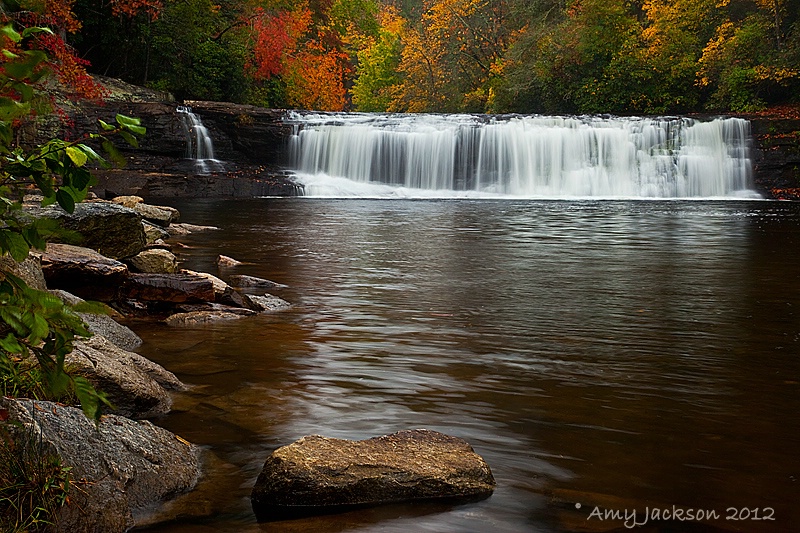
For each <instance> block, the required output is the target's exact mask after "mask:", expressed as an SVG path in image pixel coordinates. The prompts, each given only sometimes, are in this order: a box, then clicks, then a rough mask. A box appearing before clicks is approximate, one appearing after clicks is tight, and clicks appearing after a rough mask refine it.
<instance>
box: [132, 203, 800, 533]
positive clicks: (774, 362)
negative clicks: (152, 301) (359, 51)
mask: <svg viewBox="0 0 800 533" xmlns="http://www.w3.org/2000/svg"><path fill="white" fill-rule="evenodd" d="M161 203H166V204H169V205H174V206H175V207H178V208H179V209H180V210H181V212H182V219H183V221H186V222H190V223H194V224H211V225H215V226H218V227H220V228H221V230H220V231H210V232H205V233H198V234H194V235H191V236H188V237H184V238H182V239H181V241H182V242H183V243H185V244H186V245H188V246H189V247H188V248H183V249H179V250H178V251H179V254H180V256H179V257H180V259H181V260H182V262H183V266H184V267H186V268H191V269H195V270H204V271H207V272H211V273H215V274H219V275H220V276H221V277H223V278H225V277H226V276H227V275H229V274H231V273H239V274H248V275H253V276H259V277H263V278H267V279H271V280H273V281H276V282H280V283H282V284H285V285H286V287H285V288H281V289H277V290H274V291H271V292H272V293H273V294H275V295H277V296H280V297H282V298H284V299H285V300H288V301H289V302H291V303H292V304H293V307H292V309H290V310H288V311H285V312H280V313H275V314H266V315H262V316H258V317H253V318H247V319H243V320H238V321H235V322H227V323H219V324H214V325H206V326H203V327H198V328H192V329H174V328H168V327H166V326H157V325H155V326H154V325H152V324H142V323H136V324H133V325H132V327H133V328H134V329H135V330H136V331H137V332H138V333H139V334H140V335H141V336H142V338H143V339H144V341H145V343H144V345H143V346H142V348H141V350H140V352H141V353H142V354H143V355H145V356H147V357H150V358H151V359H153V360H155V361H157V362H159V363H161V364H162V365H164V366H165V367H167V368H168V369H170V370H172V371H173V372H175V373H176V374H177V375H178V377H180V378H181V379H182V380H183V381H184V382H186V383H187V384H189V385H190V386H191V390H190V391H188V392H187V393H184V394H179V395H177V396H176V398H175V410H174V412H173V413H171V414H169V415H168V416H165V417H163V418H161V419H158V420H156V423H158V424H160V425H162V426H164V427H166V428H168V429H170V430H172V431H174V432H176V433H177V434H179V435H180V436H182V437H183V438H185V439H188V440H190V441H192V442H195V443H197V444H198V445H200V446H202V447H203V449H204V453H205V464H206V475H205V477H204V479H203V480H202V481H201V483H200V485H199V487H198V490H197V491H195V492H193V493H191V494H190V495H188V496H187V497H185V498H183V499H182V500H179V501H178V502H177V503H176V504H174V505H172V506H170V507H168V508H167V509H166V510H165V511H162V512H161V514H159V515H158V516H159V517H160V519H164V517H165V516H166V517H167V518H171V519H170V520H169V521H167V522H162V523H160V524H159V525H155V526H151V527H149V528H143V529H142V531H145V530H146V531H152V532H180V533H182V532H187V533H188V532H197V533H206V532H217V531H219V532H266V531H269V532H273V531H274V532H301V531H302V532H305V531H311V532H345V531H359V532H376V531H381V532H408V531H411V532H414V531H425V532H445V533H447V532H454V533H455V532H489V531H491V532H535V531H553V532H561V531H610V530H615V529H616V530H619V531H627V530H635V531H759V532H760V531H764V532H767V531H800V480H799V479H798V478H800V421H799V420H798V413H800V204H796V203H795V204H791V203H778V202H760V201H757V202H752V201H731V202H727V201H716V202H706V201H664V202H656V201H575V202H567V201H532V200H524V201H523V200H466V199H461V200H367V199H352V200H336V199H311V198H293V199H266V198H265V199H253V200H236V201H232V200H231V201H228V200H225V201H220V200H216V201H211V200H192V201H182V202H171V201H168V200H162V201H161ZM218 254H224V255H228V256H231V257H234V258H236V259H238V260H240V261H243V262H245V263H246V264H243V265H240V266H237V267H234V268H229V269H225V270H221V271H220V270H218V269H217V266H216V264H215V259H216V257H217V255H218ZM413 428H429V429H433V430H438V431H442V432H444V433H448V434H452V435H456V436H459V437H462V438H464V439H466V440H467V441H469V442H470V443H471V444H472V446H473V448H474V449H475V451H476V452H478V453H479V454H480V455H482V456H483V457H484V458H485V459H486V461H487V462H488V463H489V465H490V466H491V468H492V471H493V473H494V476H495V478H496V480H497V489H496V491H495V493H494V495H493V496H492V497H490V498H489V499H486V500H484V501H481V502H477V503H470V504H465V505H456V506H444V505H434V504H429V505H393V506H388V507H380V508H375V509H369V510H361V511H356V512H350V513H345V514H339V515H333V516H324V517H315V518H306V519H299V520H290V521H282V522H273V523H265V524H257V523H256V521H255V517H254V515H253V514H252V512H251V509H250V503H249V493H250V490H251V488H252V486H253V483H254V481H255V478H256V476H257V475H258V473H259V471H260V468H261V465H262V464H263V462H264V460H265V459H266V457H267V456H268V455H269V454H270V453H271V452H272V451H273V450H274V449H275V448H277V447H279V446H282V445H285V444H289V443H291V442H293V441H295V440H297V439H299V438H300V437H302V436H303V435H309V434H321V435H326V436H329V437H338V438H347V439H363V438H368V437H372V436H377V435H382V434H386V433H392V432H395V431H399V430H402V429H413ZM615 512H616V513H617V518H619V519H617V520H614V519H613V516H612V514H613V513H615ZM608 513H612V514H608ZM681 513H682V514H681ZM678 515H680V516H678ZM665 516H668V517H669V518H671V519H670V520H663V518H664V517H665ZM149 519H150V520H154V519H153V518H152V517H150V518H149ZM659 519H660V520H659ZM629 526H630V527H629ZM633 526H635V527H633Z"/></svg>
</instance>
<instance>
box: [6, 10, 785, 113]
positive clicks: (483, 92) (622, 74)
mask: <svg viewBox="0 0 800 533" xmlns="http://www.w3.org/2000/svg"><path fill="white" fill-rule="evenodd" d="M29 1H30V2H31V3H35V2H36V1H38V3H41V0H29ZM21 3H23V4H24V2H21ZM48 3H49V4H53V5H54V6H57V5H60V6H61V11H67V12H71V13H73V14H74V22H75V23H74V24H72V25H70V26H68V27H64V28H62V33H64V34H65V36H66V42H67V43H69V45H71V46H72V47H74V49H75V51H76V56H77V57H78V58H80V59H82V60H87V61H88V62H89V63H90V66H89V67H87V68H88V69H89V71H90V72H93V73H98V74H105V75H109V76H114V77H119V78H122V79H124V80H126V81H130V82H134V83H138V84H143V85H147V86H150V87H153V88H158V89H163V90H167V91H170V92H172V93H174V94H175V95H176V96H177V97H179V98H182V99H210V100H224V101H233V102H241V103H252V104H256V105H261V106H267V107H291V108H307V109H320V110H341V109H351V110H359V111H398V112H423V111H436V112H493V113H501V112H539V113H598V112H604V113H620V114H621V113H640V114H662V113H680V112H687V111H706V110H707V111H754V110H758V109H760V108H763V107H765V106H768V105H772V104H777V103H786V102H791V101H793V100H794V101H795V102H796V100H797V99H798V95H800V0H633V1H629V0H244V1H231V0H124V1H123V0H56V1H55V2H48ZM63 18H64V17H62V19H63Z"/></svg>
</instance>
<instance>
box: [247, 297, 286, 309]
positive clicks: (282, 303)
mask: <svg viewBox="0 0 800 533" xmlns="http://www.w3.org/2000/svg"><path fill="white" fill-rule="evenodd" d="M249 297H250V301H251V302H253V304H255V306H256V307H257V308H258V310H259V311H262V312H272V311H285V310H286V309H289V308H290V307H291V306H292V304H290V303H289V302H287V301H286V300H284V299H282V298H278V297H277V296H273V295H272V294H265V295H264V296H257V295H254V294H250V295H249Z"/></svg>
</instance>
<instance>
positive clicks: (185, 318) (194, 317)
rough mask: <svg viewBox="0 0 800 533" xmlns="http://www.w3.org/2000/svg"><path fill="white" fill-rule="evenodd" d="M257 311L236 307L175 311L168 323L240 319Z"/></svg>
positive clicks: (186, 323) (188, 323)
mask: <svg viewBox="0 0 800 533" xmlns="http://www.w3.org/2000/svg"><path fill="white" fill-rule="evenodd" d="M254 314H256V313H255V311H251V310H249V309H241V308H235V309H231V310H227V311H222V310H209V311H190V312H188V313H175V314H174V315H171V316H169V317H167V319H166V323H167V325H168V326H173V327H191V326H198V325H202V324H210V323H214V322H224V321H226V320H238V319H240V318H244V317H246V316H253V315H254Z"/></svg>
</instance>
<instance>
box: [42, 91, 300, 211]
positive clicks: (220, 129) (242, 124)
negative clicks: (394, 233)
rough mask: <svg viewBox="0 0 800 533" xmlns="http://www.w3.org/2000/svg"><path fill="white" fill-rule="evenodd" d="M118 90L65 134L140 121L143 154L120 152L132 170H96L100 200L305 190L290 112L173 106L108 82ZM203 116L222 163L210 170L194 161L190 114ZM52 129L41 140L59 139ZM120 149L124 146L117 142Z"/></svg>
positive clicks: (74, 116) (83, 112)
mask: <svg viewBox="0 0 800 533" xmlns="http://www.w3.org/2000/svg"><path fill="white" fill-rule="evenodd" d="M100 81H102V82H103V83H104V84H105V85H106V86H107V87H108V88H109V89H110V91H111V94H110V96H109V97H108V98H106V100H105V101H104V102H103V103H102V104H93V103H84V104H82V105H80V106H76V107H73V108H72V109H71V112H70V122H71V125H70V128H69V130H68V131H67V132H62V133H65V134H66V135H70V136H71V137H72V138H77V137H78V136H79V135H81V134H83V133H84V132H94V131H97V129H98V128H97V120H98V119H103V120H105V121H106V122H109V123H113V121H114V117H115V115H116V114H117V113H122V114H124V115H128V116H133V117H138V118H140V119H141V120H142V125H143V126H145V127H146V128H147V135H146V136H144V137H143V138H142V139H141V140H140V142H139V148H138V149H136V150H133V149H127V148H126V147H124V146H120V148H121V149H122V151H123V153H124V155H125V156H126V159H127V160H128V164H127V165H126V166H125V167H124V168H121V169H110V170H106V169H97V170H96V171H95V172H94V173H95V175H96V176H97V178H98V184H97V186H96V187H95V189H94V190H95V192H96V193H97V194H98V195H99V196H101V197H106V196H109V197H111V196H117V195H131V194H133V195H139V196H145V197H179V196H181V197H226V196H227V197H230V196H233V197H252V196H273V195H274V196H293V195H297V194H298V193H299V191H300V188H299V186H298V185H296V184H295V183H294V182H293V181H292V180H291V179H290V178H289V177H288V173H287V172H286V171H285V164H286V153H287V150H286V142H287V140H288V137H289V135H290V134H291V127H290V126H287V125H285V124H284V123H283V121H282V116H283V113H284V112H283V111H280V110H273V109H263V108H258V107H254V106H246V105H237V104H228V103H219V102H185V103H183V104H178V103H176V102H173V101H170V99H169V96H168V95H165V94H163V93H159V92H155V91H149V90H147V89H142V88H140V87H135V86H131V85H128V84H124V83H122V82H119V81H117V80H110V79H105V78H103V79H101V80H100ZM186 109H191V111H193V112H194V113H195V114H196V115H197V116H199V117H200V118H201V120H202V122H203V126H205V127H206V128H207V130H208V133H209V135H210V136H211V138H212V139H213V143H214V152H215V159H217V160H219V161H220V163H219V164H214V165H211V166H210V167H209V166H206V167H205V168H203V167H202V166H201V165H199V164H198V163H197V162H195V161H193V160H192V159H190V158H188V157H187V141H188V138H189V135H190V133H191V132H190V131H189V126H188V125H187V119H186V114H185V113H182V112H181V110H186ZM53 129H54V128H53V127H52V124H51V125H50V127H45V128H40V132H39V133H40V134H41V135H52V134H55V132H54V131H53ZM118 145H119V143H118Z"/></svg>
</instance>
